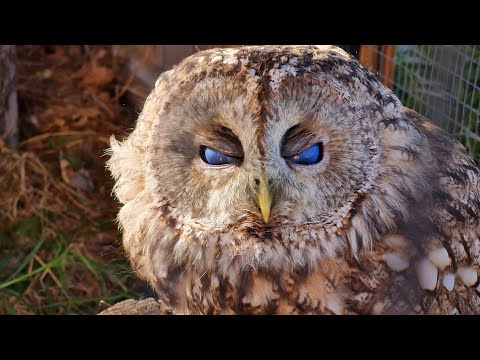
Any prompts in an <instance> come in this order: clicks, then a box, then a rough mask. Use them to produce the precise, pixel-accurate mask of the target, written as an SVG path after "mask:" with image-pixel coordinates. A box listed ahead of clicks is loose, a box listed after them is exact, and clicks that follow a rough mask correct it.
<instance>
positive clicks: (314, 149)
mask: <svg viewBox="0 0 480 360" xmlns="http://www.w3.org/2000/svg"><path fill="white" fill-rule="evenodd" d="M287 159H288V160H289V161H291V162H293V163H295V164H300V165H313V164H316V163H318V162H320V160H322V147H321V144H315V145H312V146H310V147H309V148H308V149H305V150H303V151H302V152H301V153H298V154H297V155H294V156H290V157H288V158H287Z"/></svg>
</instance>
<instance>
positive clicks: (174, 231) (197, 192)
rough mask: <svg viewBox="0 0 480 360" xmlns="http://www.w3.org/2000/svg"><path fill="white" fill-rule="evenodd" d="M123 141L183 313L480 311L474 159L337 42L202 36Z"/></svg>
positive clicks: (131, 230) (160, 278)
mask: <svg viewBox="0 0 480 360" xmlns="http://www.w3.org/2000/svg"><path fill="white" fill-rule="evenodd" d="M110 151H111V158H110V159H109V162H108V167H109V169H110V171H111V173H112V175H113V177H114V179H115V181H116V185H115V187H114V193H115V195H116V197H117V198H118V200H119V201H120V202H121V204H122V206H121V209H120V211H119V214H118V221H119V224H120V226H121V229H122V231H123V245H124V248H125V250H126V252H127V254H128V256H129V258H130V261H131V263H132V266H133V268H134V269H135V271H136V272H137V273H138V274H139V275H140V276H141V277H142V278H144V279H146V280H147V281H148V283H149V284H150V285H151V286H152V287H153V288H154V289H155V290H156V292H157V293H158V295H159V297H160V299H161V300H162V301H163V302H165V303H166V304H167V305H168V306H169V307H171V308H172V309H173V310H174V311H175V313H179V314H457V313H460V314H473V313H480V298H479V295H480V293H479V290H480V287H479V282H480V281H479V276H478V272H479V267H480V260H479V257H480V239H479V238H480V221H479V220H480V218H479V213H480V170H479V168H478V166H477V165H476V164H475V162H474V161H473V160H472V159H471V158H470V157H469V156H468V155H467V154H466V153H465V151H464V148H463V146H462V145H461V144H460V143H459V142H457V141H456V140H454V139H453V138H452V137H450V136H449V135H448V134H447V133H446V132H444V131H443V130H441V129H439V128H438V127H436V126H434V125H433V124H431V123H430V122H428V121H427V120H426V119H425V118H424V117H422V116H421V115H419V114H418V113H416V112H414V111H412V110H410V109H408V108H405V107H403V106H402V104H401V102H400V101H399V99H398V98H397V97H396V96H395V95H394V94H393V93H392V91H391V90H390V89H388V88H387V87H385V86H384V85H382V84H381V83H380V82H379V80H378V79H377V78H376V76H375V75H374V74H372V73H370V72H369V71H368V70H367V69H365V68H363V67H362V66H361V65H360V64H359V63H358V62H357V61H356V60H355V59H354V58H352V57H351V56H350V55H348V54H347V53H345V52H344V51H343V50H341V49H339V48H336V47H333V46H248V47H242V48H237V49H210V50H206V51H202V52H198V53H196V54H194V55H192V56H190V57H188V58H186V59H185V60H183V61H182V62H181V63H180V64H179V65H178V66H176V67H175V68H173V69H172V70H170V71H167V72H164V73H163V74H162V75H161V76H160V77H159V78H158V80H157V82H156V84H155V88H154V89H153V91H152V92H151V93H150V95H149V96H148V98H147V99H146V102H145V104H144V108H143V110H142V112H141V114H140V115H139V118H138V122H137V124H136V128H135V129H134V131H133V132H132V133H131V134H130V135H129V136H128V137H127V138H126V139H125V140H123V141H122V142H119V141H117V140H115V139H114V138H112V139H111V149H110Z"/></svg>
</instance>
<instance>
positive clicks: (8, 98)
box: [0, 45, 19, 148]
mask: <svg viewBox="0 0 480 360" xmlns="http://www.w3.org/2000/svg"><path fill="white" fill-rule="evenodd" d="M18 125H19V124H18V104H17V87H16V51H15V45H0V142H2V141H3V142H4V143H6V144H7V145H8V146H10V147H11V148H16V147H17V145H18V133H19V131H18V127H19V126H18Z"/></svg>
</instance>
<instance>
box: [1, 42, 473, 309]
mask: <svg viewBox="0 0 480 360" xmlns="http://www.w3.org/2000/svg"><path fill="white" fill-rule="evenodd" d="M237 46H240V45H151V46H150V45H149V46H141V45H134V46H127V45H118V46H117V45H106V46H102V45H94V46H90V45H72V46H56V45H55V46H46V45H32V46H27V45H22V46H13V45H8V46H7V45H3V46H2V45H0V314H96V313H98V312H100V311H102V310H104V309H105V308H106V307H108V306H109V305H111V304H114V303H116V302H118V301H121V300H124V299H127V298H139V297H147V296H151V295H153V294H152V293H151V291H150V289H149V288H148V286H147V285H146V284H145V283H143V282H142V281H140V280H138V279H137V278H136V276H135V275H134V274H133V273H132V270H131V268H130V267H129V265H128V261H127V259H126V258H125V256H124V253H123V250H122V247H121V236H120V234H119V232H118V229H117V224H116V222H115V216H116V213H117V212H118V209H119V205H118V203H117V202H116V201H115V200H114V199H113V198H112V197H111V190H112V186H113V182H112V180H111V179H110V177H109V174H108V173H107V172H106V170H105V162H106V160H107V157H106V156H105V155H104V154H105V150H106V149H107V148H108V139H109V137H110V136H111V135H115V136H116V137H117V138H118V139H122V138H124V137H125V136H127V135H128V133H130V132H131V131H132V129H133V128H134V126H135V121H136V118H137V116H138V114H139V113H140V111H141V109H142V106H143V102H144V100H145V98H146V96H147V95H148V93H149V92H150V90H151V89H152V88H153V85H154V83H155V80H156V79H157V77H158V75H159V74H160V73H161V72H163V71H165V70H168V69H170V68H171V67H172V66H174V65H175V64H177V63H178V62H179V61H181V60H182V59H183V58H185V57H186V56H189V55H191V54H193V53H195V52H197V51H200V50H203V49H207V48H213V47H237ZM340 46H341V47H343V48H344V49H345V50H346V51H348V52H350V53H351V54H352V55H354V56H355V57H357V58H358V59H359V60H360V62H361V63H362V64H363V65H364V66H366V67H367V68H369V69H370V70H371V71H373V72H374V73H375V74H377V76H378V77H379V78H380V79H381V81H382V82H383V83H384V84H385V85H387V86H388V87H390V88H391V89H392V90H393V92H394V93H395V94H396V95H397V96H398V97H399V98H400V100H401V101H402V102H403V104H404V105H405V106H408V107H411V108H413V109H415V110H417V111H418V112H420V113H422V114H423V115H425V116H426V117H428V118H429V119H431V120H432V121H433V122H435V123H436V124H437V125H439V126H441V127H443V128H444V129H446V130H447V131H449V132H450V133H451V134H452V135H453V136H454V137H456V138H457V139H459V140H460V141H461V142H462V143H463V144H464V145H465V147H466V150H467V151H468V152H469V153H470V154H471V155H472V156H473V157H474V158H475V159H476V160H477V161H478V159H480V120H479V112H480V73H479V68H480V46H478V45H454V46H453V45H452V46H450V45H340Z"/></svg>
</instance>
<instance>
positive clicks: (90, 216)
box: [0, 46, 146, 314]
mask: <svg viewBox="0 0 480 360" xmlns="http://www.w3.org/2000/svg"><path fill="white" fill-rule="evenodd" d="M17 57H18V69H17V76H18V97H19V106H20V117H21V123H22V128H21V137H22V138H21V144H20V147H19V149H18V151H13V150H10V149H7V148H5V147H4V146H2V145H1V144H0V204H1V205H0V313H9V314H52V313H53V314H67V313H68V314H70V313H82V314H85V313H97V312H98V311H100V310H101V309H103V307H102V304H106V303H115V302H116V301H119V300H122V299H125V298H129V297H137V296H141V295H142V294H143V293H144V292H145V291H146V287H145V285H144V284H143V283H141V282H139V281H138V280H136V279H135V276H134V275H133V274H132V272H131V269H130V268H129V266H128V263H127V261H126V259H125V257H124V256H123V253H122V248H121V245H120V236H119V234H118V231H117V226H116V223H115V221H114V219H115V215H116V212H117V210H118V204H117V203H116V202H115V200H114V199H113V198H112V197H111V196H110V193H111V188H112V185H113V183H112V181H111V179H110V177H109V174H108V173H107V172H106V171H105V161H106V160H107V159H106V158H105V156H103V155H104V152H105V149H106V148H107V147H108V138H109V136H110V135H112V134H115V135H117V137H122V136H123V135H125V133H126V132H127V130H128V129H129V128H131V127H132V126H133V120H134V119H135V118H136V116H137V114H136V113H135V112H134V111H135V110H137V111H138V109H134V106H131V104H129V103H128V98H127V97H126V95H127V92H128V83H127V82H128V81H129V76H122V71H121V69H122V68H121V65H122V64H118V63H117V62H116V59H115V58H114V57H113V56H112V49H111V47H109V46H91V47H89V46H52V47H49V46H19V47H18V49H17ZM132 110H133V111H132Z"/></svg>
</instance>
